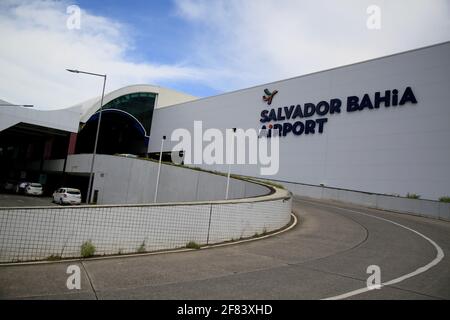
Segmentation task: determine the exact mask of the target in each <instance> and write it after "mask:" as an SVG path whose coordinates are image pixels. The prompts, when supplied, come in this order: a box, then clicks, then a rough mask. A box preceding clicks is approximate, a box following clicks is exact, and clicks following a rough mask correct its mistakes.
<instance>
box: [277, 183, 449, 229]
mask: <svg viewBox="0 0 450 320" xmlns="http://www.w3.org/2000/svg"><path fill="white" fill-rule="evenodd" d="M276 182H277V183H279V184H282V185H283V186H284V187H285V188H287V189H288V190H290V191H291V192H292V193H293V194H294V195H299V196H304V197H309V198H315V199H324V200H335V201H341V202H347V203H353V204H357V205H362V206H366V207H370V208H376V209H382V210H390V211H396V212H400V213H408V214H413V215H418V216H423V217H428V218H434V219H441V220H449V221H450V203H445V202H438V201H431V200H422V199H409V198H404V197H395V196H389V195H382V194H375V193H367V192H358V191H351V190H343V189H335V188H329V187H322V186H312V185H306V184H300V183H289V182H281V181H276Z"/></svg>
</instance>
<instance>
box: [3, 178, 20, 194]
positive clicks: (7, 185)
mask: <svg viewBox="0 0 450 320" xmlns="http://www.w3.org/2000/svg"><path fill="white" fill-rule="evenodd" d="M16 187H17V182H16V181H13V180H7V181H4V182H3V183H2V185H1V188H2V189H3V191H5V192H14V191H16Z"/></svg>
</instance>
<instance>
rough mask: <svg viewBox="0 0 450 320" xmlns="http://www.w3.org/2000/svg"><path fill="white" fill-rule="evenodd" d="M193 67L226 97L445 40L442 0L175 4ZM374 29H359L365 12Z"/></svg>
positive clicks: (188, 0) (448, 35)
mask: <svg viewBox="0 0 450 320" xmlns="http://www.w3.org/2000/svg"><path fill="white" fill-rule="evenodd" d="M176 4H177V13H178V15H179V16H180V17H182V18H185V19H186V21H189V22H190V23H192V24H196V25H197V28H198V30H197V37H196V38H195V41H194V42H193V46H192V47H193V49H194V50H195V49H196V50H197V51H196V56H194V57H195V58H194V59H195V60H196V61H200V62H199V63H200V65H202V67H204V68H208V69H212V70H216V73H215V76H213V77H211V80H210V81H211V84H212V85H213V86H215V87H216V88H219V89H220V90H231V89H237V88H240V87H245V86H251V85H255V84H260V83H264V82H270V81H275V80H279V79H283V78H289V77H293V76H298V75H301V74H305V73H310V72H314V71H319V70H324V69H329V68H332V67H336V66H340V65H345V64H350V63H354V62H358V61H364V60H368V59H371V58H375V57H380V56H384V55H388V54H392V53H397V52H402V51H406V50H410V49H413V48H417V47H422V46H426V45H430V44H434V43H438V42H444V41H448V40H450V25H449V20H450V13H449V12H450V11H449V1H446V0H435V1H421V0H416V1H411V0H396V1H372V0H364V1H363V0H351V1H348V0H347V1H318V0H313V1H307V0H304V1H299V0H272V1H270V0H246V1H240V0H217V1H209V0H178V1H176ZM372 4H375V5H378V6H379V7H380V8H381V29H380V30H369V29H367V27H366V21H367V19H368V17H369V16H368V14H367V13H366V9H367V7H368V6H369V5H372Z"/></svg>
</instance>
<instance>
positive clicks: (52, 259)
mask: <svg viewBox="0 0 450 320" xmlns="http://www.w3.org/2000/svg"><path fill="white" fill-rule="evenodd" d="M47 260H48V261H58V260H61V256H58V255H55V254H52V255H51V256H48V257H47Z"/></svg>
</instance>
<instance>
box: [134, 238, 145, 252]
mask: <svg viewBox="0 0 450 320" xmlns="http://www.w3.org/2000/svg"><path fill="white" fill-rule="evenodd" d="M136 251H137V253H144V252H146V251H147V249H146V248H145V240H144V241H142V243H141V245H140V246H139V248H137V250H136Z"/></svg>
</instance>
